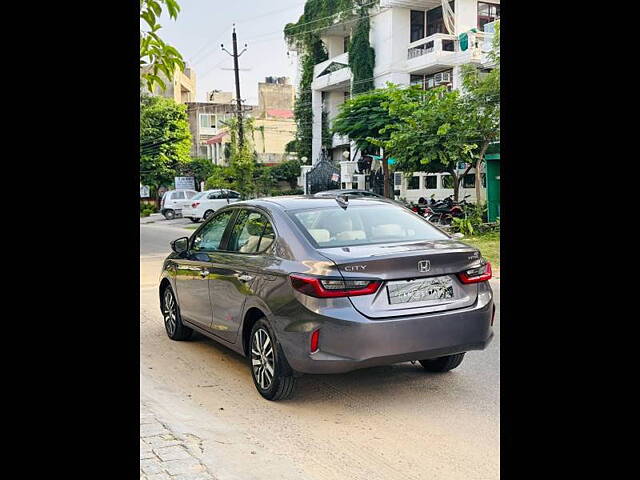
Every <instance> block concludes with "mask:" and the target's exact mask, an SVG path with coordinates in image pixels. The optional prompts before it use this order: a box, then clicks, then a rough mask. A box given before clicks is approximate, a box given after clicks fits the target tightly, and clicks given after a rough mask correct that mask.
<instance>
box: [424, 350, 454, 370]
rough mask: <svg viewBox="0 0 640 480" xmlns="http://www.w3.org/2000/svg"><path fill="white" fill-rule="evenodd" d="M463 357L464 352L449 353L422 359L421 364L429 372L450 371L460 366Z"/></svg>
mask: <svg viewBox="0 0 640 480" xmlns="http://www.w3.org/2000/svg"><path fill="white" fill-rule="evenodd" d="M463 359H464V352H463V353H456V354H455V355H447V356H446V357H439V358H429V359H427V360H420V364H421V365H422V366H423V367H424V369H425V370H426V371H427V372H448V371H449V370H453V369H454V368H456V367H457V366H459V365H460V364H461V363H462V360H463Z"/></svg>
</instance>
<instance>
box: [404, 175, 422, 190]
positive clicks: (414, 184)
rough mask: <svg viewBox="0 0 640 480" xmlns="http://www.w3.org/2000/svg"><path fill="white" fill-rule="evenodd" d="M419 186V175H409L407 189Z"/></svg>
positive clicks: (415, 188) (414, 188)
mask: <svg viewBox="0 0 640 480" xmlns="http://www.w3.org/2000/svg"><path fill="white" fill-rule="evenodd" d="M419 188H420V177H409V180H408V181H407V190H418V189H419Z"/></svg>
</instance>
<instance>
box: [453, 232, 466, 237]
mask: <svg viewBox="0 0 640 480" xmlns="http://www.w3.org/2000/svg"><path fill="white" fill-rule="evenodd" d="M451 238H458V239H460V238H464V234H462V233H460V232H456V233H454V234H453V235H451Z"/></svg>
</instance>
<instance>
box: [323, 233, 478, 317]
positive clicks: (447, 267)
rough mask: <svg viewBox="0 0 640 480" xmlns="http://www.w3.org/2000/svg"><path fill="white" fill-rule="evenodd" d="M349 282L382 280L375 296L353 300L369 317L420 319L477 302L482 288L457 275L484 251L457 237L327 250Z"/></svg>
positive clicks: (476, 262) (351, 298)
mask: <svg viewBox="0 0 640 480" xmlns="http://www.w3.org/2000/svg"><path fill="white" fill-rule="evenodd" d="M319 251H320V253H322V255H324V256H325V257H327V258H328V259H330V260H332V261H333V262H335V264H336V265H337V267H338V269H339V271H340V273H341V274H342V276H343V277H344V278H345V279H349V278H372V279H380V280H382V281H383V283H382V285H381V286H380V288H379V289H378V290H377V292H376V293H375V294H372V295H363V296H358V297H349V299H350V300H351V303H352V304H353V306H354V307H355V308H356V310H358V311H359V312H360V313H361V314H363V315H365V316H367V317H369V318H387V317H396V316H405V315H420V314H425V313H432V312H437V311H443V310H452V309H456V308H464V307H467V306H469V305H472V304H473V303H474V302H475V301H476V297H477V293H478V286H477V284H463V283H462V282H461V281H460V280H459V279H458V277H457V273H459V272H462V271H464V270H466V269H468V268H471V267H473V266H477V265H478V264H479V263H480V260H481V259H480V252H479V251H478V250H477V249H476V248H474V247H471V246H469V245H466V244H464V243H462V242H459V241H457V240H453V239H451V240H450V239H447V240H430V241H420V242H411V243H390V244H377V245H358V246H349V247H332V248H322V249H320V250H319Z"/></svg>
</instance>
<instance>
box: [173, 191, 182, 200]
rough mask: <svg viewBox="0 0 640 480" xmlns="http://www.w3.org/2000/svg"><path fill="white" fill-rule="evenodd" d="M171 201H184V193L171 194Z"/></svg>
mask: <svg viewBox="0 0 640 480" xmlns="http://www.w3.org/2000/svg"><path fill="white" fill-rule="evenodd" d="M171 200H184V192H173V195H172V196H171Z"/></svg>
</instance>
